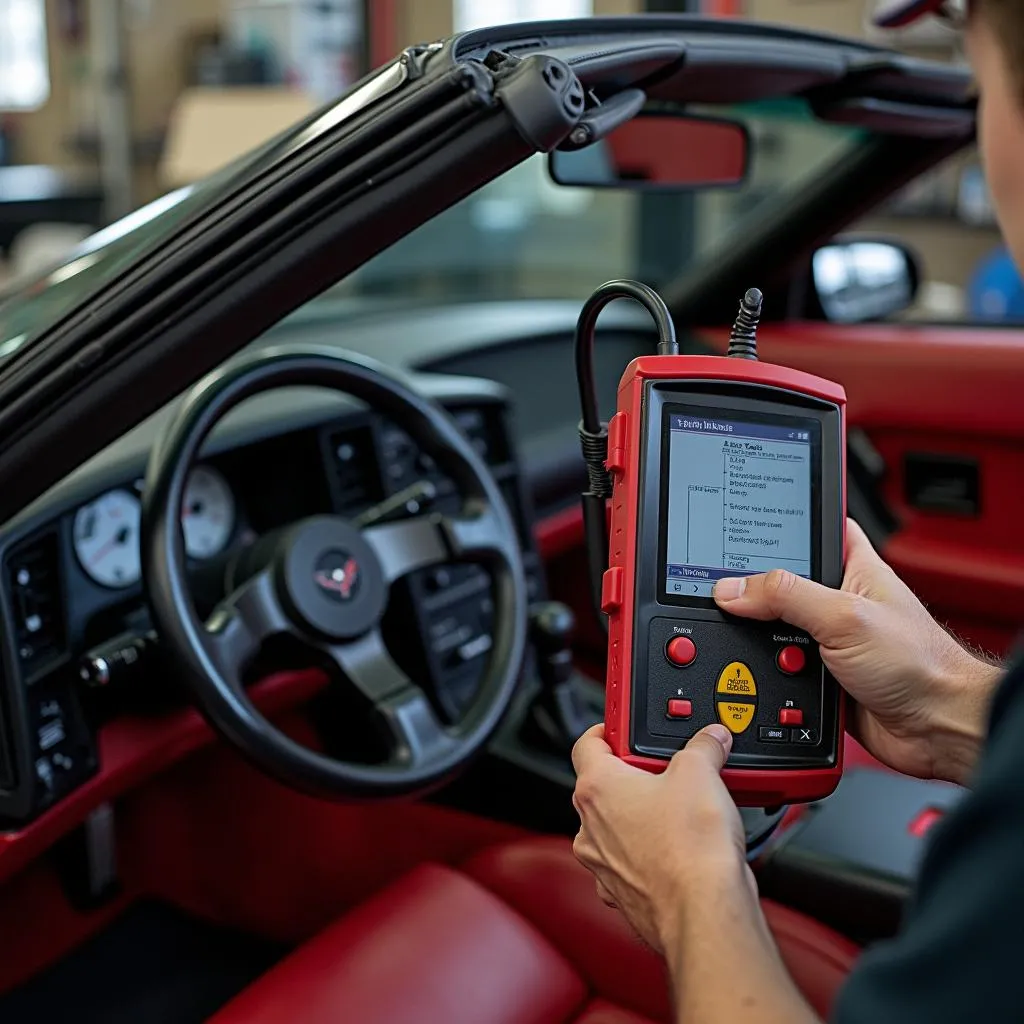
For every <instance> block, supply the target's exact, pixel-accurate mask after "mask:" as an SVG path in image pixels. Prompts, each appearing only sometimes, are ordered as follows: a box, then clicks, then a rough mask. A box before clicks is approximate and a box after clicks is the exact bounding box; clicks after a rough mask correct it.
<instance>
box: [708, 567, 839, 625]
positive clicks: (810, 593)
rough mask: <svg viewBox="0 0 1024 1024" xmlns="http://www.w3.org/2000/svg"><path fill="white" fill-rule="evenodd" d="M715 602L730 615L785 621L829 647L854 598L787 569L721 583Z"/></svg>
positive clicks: (718, 586) (726, 580) (716, 590)
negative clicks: (830, 639) (833, 634)
mask: <svg viewBox="0 0 1024 1024" xmlns="http://www.w3.org/2000/svg"><path fill="white" fill-rule="evenodd" d="M714 598H715V601H716V603H717V604H718V607H719V608H721V609H722V610H723V611H726V612H729V614H730V615H742V616H743V617H744V618H746V619H761V620H765V621H767V620H770V619H782V620H784V621H785V622H788V623H789V624H790V625H792V626H797V627H799V628H800V629H806V630H807V632H808V633H810V634H811V636H813V637H814V638H815V640H817V641H819V643H828V638H829V635H830V630H831V631H834V628H835V626H836V624H837V623H842V622H844V621H845V619H846V613H847V612H848V611H849V606H850V603H851V602H852V601H853V595H851V594H848V593H846V592H845V591H841V590H832V589H831V587H824V586H822V585H821V584H820V583H815V582H814V581H813V580H808V579H804V577H803V576H797V575H796V574H795V573H791V572H787V571H786V570H785V569H773V570H772V571H771V572H769V573H765V574H763V575H759V576H746V577H739V578H729V579H724V580H719V581H718V582H717V583H716V584H715V589H714Z"/></svg>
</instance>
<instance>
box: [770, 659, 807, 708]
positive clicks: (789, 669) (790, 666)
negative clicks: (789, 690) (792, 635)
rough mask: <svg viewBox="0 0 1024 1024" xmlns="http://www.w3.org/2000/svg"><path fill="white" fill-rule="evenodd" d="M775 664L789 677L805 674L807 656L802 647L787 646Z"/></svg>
mask: <svg viewBox="0 0 1024 1024" xmlns="http://www.w3.org/2000/svg"><path fill="white" fill-rule="evenodd" d="M775 663H776V664H777V665H778V666H779V671H780V672H785V673H786V675H787V676H795V675H797V674H798V673H799V672H803V670H804V666H805V665H806V664H807V655H806V654H804V649H803V648H802V647H798V646H797V645H796V644H787V645H786V646H785V647H783V648H782V650H781V651H779V653H778V656H777V657H776V659H775ZM793 724H794V725H795V724H797V723H795V722H794V723H793Z"/></svg>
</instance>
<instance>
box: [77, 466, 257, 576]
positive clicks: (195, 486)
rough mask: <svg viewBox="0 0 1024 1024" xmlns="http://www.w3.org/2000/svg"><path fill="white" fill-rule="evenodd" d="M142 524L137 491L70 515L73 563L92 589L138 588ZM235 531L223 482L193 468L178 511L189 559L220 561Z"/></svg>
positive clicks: (105, 497)
mask: <svg viewBox="0 0 1024 1024" xmlns="http://www.w3.org/2000/svg"><path fill="white" fill-rule="evenodd" d="M141 520H142V504H141V500H140V498H139V493H138V490H137V489H129V488H124V487H119V488H115V489H113V490H110V491H107V492H106V493H104V494H101V495H100V496H99V497H98V498H96V499H95V500H94V501H91V502H89V504H87V505H83V506H82V507H81V508H79V509H78V511H77V512H76V513H75V519H74V526H73V530H72V536H73V544H74V551H75V557H76V558H77V559H78V563H79V565H80V566H81V567H82V570H83V571H84V572H85V574H86V575H87V576H88V577H89V578H90V579H91V580H92V581H93V582H94V583H98V584H99V585H100V586H102V587H107V588H109V589H112V590H120V589H122V588H125V587H130V586H133V585H134V584H136V583H138V581H139V578H140V576H141V561H140V553H139V527H140V523H141ZM236 525H237V509H236V502H235V496H234V493H233V492H232V490H231V487H230V486H229V484H228V482H227V480H225V479H224V476H223V475H222V474H221V473H220V472H219V471H218V470H216V469H214V468H213V467H212V466H207V465H198V466H196V467H195V468H194V469H193V470H192V472H191V473H190V474H189V478H188V482H187V484H186V486H185V499H184V502H183V503H182V509H181V526H182V530H183V532H184V535H185V551H186V553H187V554H188V556H189V558H192V559H194V560H196V561H200V562H201V561H204V560H207V559H210V558H213V557H215V556H216V555H219V554H220V553H221V552H222V551H224V549H225V548H226V547H227V546H228V544H229V543H230V542H231V539H232V536H233V535H234V533H235V528H236Z"/></svg>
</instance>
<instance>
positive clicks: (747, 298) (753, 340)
mask: <svg viewBox="0 0 1024 1024" xmlns="http://www.w3.org/2000/svg"><path fill="white" fill-rule="evenodd" d="M763 301H764V296H763V295H762V294H761V292H760V291H759V290H758V289H757V288H751V289H750V290H749V291H748V292H747V294H746V295H744V296H743V301H742V302H741V303H740V311H739V313H738V314H737V315H736V321H735V323H734V324H733V325H732V333H731V334H730V335H729V352H728V355H729V356H731V357H732V358H734V359H757V325H758V323H759V322H760V320H761V304H762V302H763Z"/></svg>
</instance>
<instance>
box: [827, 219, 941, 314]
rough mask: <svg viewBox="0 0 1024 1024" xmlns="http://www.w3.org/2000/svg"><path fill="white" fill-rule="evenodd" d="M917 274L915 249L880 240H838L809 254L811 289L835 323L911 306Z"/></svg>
mask: <svg viewBox="0 0 1024 1024" xmlns="http://www.w3.org/2000/svg"><path fill="white" fill-rule="evenodd" d="M920 280H921V273H920V268H919V266H918V262H917V258H916V257H915V255H914V254H913V253H912V252H911V251H910V250H909V249H907V248H905V247H904V246H903V245H900V244H899V243H898V242H893V241H881V240H869V239H864V240H850V241H841V240H837V241H835V242H831V243H830V244H828V245H824V246H822V247H821V248H820V249H818V250H817V251H816V252H815V253H814V255H813V256H812V257H811V282H812V291H813V294H814V296H815V297H816V298H817V300H818V303H819V305H820V307H821V312H822V313H824V315H825V319H826V320H828V321H830V322H831V323H836V324H856V323H864V322H865V321H867V320H884V319H885V318H886V317H889V316H892V315H893V314H894V313H899V312H902V311H903V310H905V309H907V308H908V307H909V306H911V305H912V304H913V302H914V298H915V296H916V295H917V289H918V285H919V283H920Z"/></svg>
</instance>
